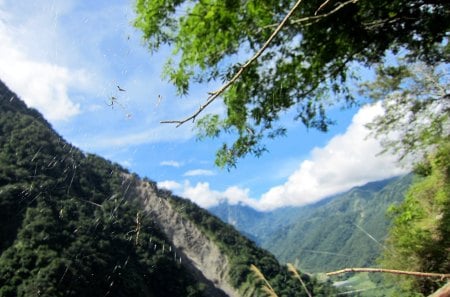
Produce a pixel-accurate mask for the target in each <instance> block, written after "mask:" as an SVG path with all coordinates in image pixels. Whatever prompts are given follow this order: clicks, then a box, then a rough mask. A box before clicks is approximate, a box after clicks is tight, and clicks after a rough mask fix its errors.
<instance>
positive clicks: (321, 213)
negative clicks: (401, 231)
mask: <svg viewBox="0 0 450 297" xmlns="http://www.w3.org/2000/svg"><path fill="white" fill-rule="evenodd" d="M411 180H412V176H411V175H407V176H404V177H399V178H392V179H388V180H384V181H379V182H373V183H369V184H367V185H364V186H361V187H356V188H354V189H352V190H350V191H348V192H346V193H342V194H339V195H336V196H333V197H330V198H328V199H325V200H323V201H320V202H318V203H316V204H312V205H307V206H303V207H288V208H282V209H276V210H273V211H270V212H258V211H256V210H252V209H248V207H246V206H243V205H225V204H222V205H219V206H216V207H213V208H211V211H212V212H213V213H215V214H216V215H218V216H219V217H220V218H221V219H223V220H224V221H226V222H228V223H231V224H233V225H234V226H235V227H236V228H237V229H239V230H240V231H241V232H243V233H244V234H247V235H248V236H249V237H251V238H254V239H255V240H256V242H258V244H259V245H260V246H261V247H263V248H266V249H268V250H269V251H271V252H272V253H273V254H274V255H275V256H277V258H278V259H279V260H280V261H282V262H291V263H297V264H298V265H299V267H301V268H302V269H303V270H306V271H309V272H326V271H331V270H336V269H340V268H344V267H356V266H358V267H361V266H364V267H366V266H372V265H374V264H375V260H376V258H377V257H379V256H380V254H381V252H382V250H383V241H384V239H385V237H386V236H387V233H388V227H389V225H390V220H391V219H390V218H389V217H388V216H387V210H388V208H389V206H390V205H391V204H396V203H399V202H401V201H402V200H403V197H404V193H405V191H406V189H407V188H408V187H409V185H410V184H411Z"/></svg>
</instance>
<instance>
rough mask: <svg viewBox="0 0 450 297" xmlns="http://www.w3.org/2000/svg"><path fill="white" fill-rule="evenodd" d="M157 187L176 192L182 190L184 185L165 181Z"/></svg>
mask: <svg viewBox="0 0 450 297" xmlns="http://www.w3.org/2000/svg"><path fill="white" fill-rule="evenodd" d="M157 186H158V187H159V188H161V189H166V190H170V191H176V190H178V189H181V188H182V185H181V184H180V183H177V182H176V181H173V180H165V181H161V182H158V183H157Z"/></svg>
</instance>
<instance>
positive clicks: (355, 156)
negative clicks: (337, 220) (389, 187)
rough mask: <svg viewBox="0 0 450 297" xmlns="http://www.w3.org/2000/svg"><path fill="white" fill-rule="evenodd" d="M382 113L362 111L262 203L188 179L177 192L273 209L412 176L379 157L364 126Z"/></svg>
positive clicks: (209, 202) (377, 108)
mask: <svg viewBox="0 0 450 297" xmlns="http://www.w3.org/2000/svg"><path fill="white" fill-rule="evenodd" d="M380 113H382V108H381V105H380V104H377V105H372V106H365V107H362V108H361V109H360V110H359V112H358V113H357V114H356V115H355V116H354V117H353V121H352V123H351V124H350V126H349V127H348V128H347V130H346V131H345V133H344V134H341V135H337V136H335V137H333V138H332V139H331V140H330V141H329V142H328V143H327V144H326V145H325V146H324V147H321V148H314V149H313V151H312V152H311V154H310V158H309V159H308V160H304V161H302V162H301V163H300V164H299V165H298V169H297V170H296V171H295V172H294V173H293V174H291V175H290V176H289V177H288V178H287V181H286V182H285V183H284V184H282V185H279V186H275V187H273V188H271V189H270V190H269V191H267V192H266V193H265V194H263V195H262V196H261V197H260V199H254V198H252V197H251V196H250V193H249V189H243V188H240V187H236V186H233V187H229V188H227V189H226V190H225V191H223V192H220V191H216V190H213V189H211V188H210V185H209V183H206V182H199V183H197V184H196V185H195V186H192V185H191V184H190V182H189V181H185V182H184V184H183V185H181V184H178V183H177V187H176V190H177V191H178V193H177V194H180V195H181V196H184V197H186V198H189V199H191V200H192V201H194V202H195V203H197V204H198V205H200V206H202V207H206V208H208V207H211V206H214V205H217V204H218V203H220V202H221V201H228V203H230V204H237V203H243V204H246V205H249V206H251V207H254V208H256V209H259V210H272V209H275V208H278V207H283V206H300V205H306V204H310V203H314V202H317V201H319V200H321V199H323V198H326V197H329V196H331V195H334V194H337V193H340V192H344V191H347V190H350V189H351V188H353V187H356V186H361V185H364V184H366V183H368V182H371V181H376V180H381V179H385V178H389V177H393V176H397V175H401V174H404V173H407V172H408V169H407V168H404V167H401V166H400V165H399V164H398V163H397V159H396V158H395V157H394V156H392V155H387V154H384V155H379V152H380V151H381V146H380V144H379V143H378V141H377V140H375V139H373V138H369V137H368V130H367V129H366V128H365V124H366V123H368V122H369V121H370V120H371V119H373V118H374V117H375V116H376V115H378V114H380ZM174 188H175V187H172V188H171V189H174Z"/></svg>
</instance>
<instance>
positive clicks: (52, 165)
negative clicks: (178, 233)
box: [0, 82, 202, 297]
mask: <svg viewBox="0 0 450 297" xmlns="http://www.w3.org/2000/svg"><path fill="white" fill-rule="evenodd" d="M0 135H1V137H0V296H5V297H9V296H201V295H202V289H201V285H200V284H198V283H196V281H195V280H194V278H193V276H191V275H190V274H189V273H187V271H186V270H185V269H184V268H183V267H182V266H181V265H180V264H179V263H178V262H177V261H175V260H174V258H173V255H171V254H169V253H168V252H165V253H164V252H163V251H161V249H157V248H155V247H156V246H161V245H162V244H164V243H166V242H168V240H167V239H166V237H165V236H164V234H162V233H161V232H160V231H159V228H158V227H157V226H156V225H155V223H154V222H153V221H152V220H151V219H150V218H149V217H148V216H146V215H144V214H142V213H141V212H140V205H139V204H138V201H135V200H132V199H128V198H127V197H126V186H127V185H126V184H124V178H123V175H124V174H126V173H127V171H126V170H124V169H123V168H121V167H120V166H119V165H117V164H112V163H110V162H108V161H106V160H104V159H102V158H99V157H97V156H94V155H89V154H88V155H86V154H83V153H82V152H81V151H79V150H78V149H77V148H75V147H73V146H72V145H70V144H69V143H67V142H66V141H64V140H63V139H62V138H61V137H60V136H58V135H57V134H56V133H55V132H54V131H53V130H52V129H51V127H50V125H49V124H48V123H47V122H46V121H45V120H44V119H43V118H42V116H41V115H40V114H39V113H37V112H36V111H34V110H30V109H28V108H27V107H26V106H25V104H24V103H23V102H22V101H20V99H18V98H17V96H16V95H15V94H13V93H12V92H11V91H9V90H8V89H7V87H6V86H5V85H4V84H3V83H2V82H0ZM137 216H139V226H140V227H139V228H137ZM138 231H139V236H138Z"/></svg>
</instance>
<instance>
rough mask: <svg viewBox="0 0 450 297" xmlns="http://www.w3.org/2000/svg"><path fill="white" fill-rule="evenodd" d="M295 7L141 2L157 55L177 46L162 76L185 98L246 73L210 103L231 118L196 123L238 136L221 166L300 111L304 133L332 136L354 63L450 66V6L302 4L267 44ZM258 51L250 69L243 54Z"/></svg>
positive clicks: (278, 131) (256, 1)
mask: <svg viewBox="0 0 450 297" xmlns="http://www.w3.org/2000/svg"><path fill="white" fill-rule="evenodd" d="M294 3H296V4H299V3H300V2H298V1H293V0H290V1H289V0H282V1H260V0H250V1H240V0H227V1H215V0H202V1H183V0H170V1H163V0H158V1H154V0H136V14H137V16H136V20H135V26H136V27H137V28H139V29H140V30H141V31H142V33H143V38H144V40H145V42H146V44H147V46H148V47H149V49H150V51H151V52H154V51H157V50H159V49H162V48H166V46H169V47H170V48H171V49H172V55H171V57H169V59H168V61H167V63H166V66H165V70H164V76H165V77H166V79H168V80H169V81H170V82H172V83H173V84H174V85H175V86H176V87H177V89H178V92H179V94H181V95H186V94H188V91H189V89H190V86H191V84H192V83H202V82H205V81H211V80H222V81H224V82H226V81H229V80H230V79H231V78H232V77H233V76H234V75H235V74H236V73H240V76H239V77H238V79H237V80H236V81H234V82H233V83H232V84H231V85H230V87H228V88H227V89H226V90H225V92H223V93H221V92H218V93H214V92H213V93H212V94H211V96H210V97H209V98H210V99H212V100H214V99H215V98H216V97H217V96H218V95H222V99H223V102H224V103H225V105H226V108H227V112H226V114H225V116H224V117H223V118H222V117H219V116H218V115H214V116H211V115H207V116H206V117H205V118H204V119H203V120H202V121H199V128H200V134H201V135H203V136H209V137H218V136H220V135H221V134H223V133H230V134H232V135H233V137H234V138H233V139H234V140H233V142H232V143H224V144H223V145H222V147H221V149H220V150H219V151H218V154H217V160H216V162H217V164H218V165H219V166H234V165H235V164H236V162H237V160H238V159H239V158H241V157H244V156H246V155H247V154H255V155H260V154H261V153H262V152H264V150H265V147H264V145H263V144H262V139H264V138H265V137H269V138H270V137H276V136H280V135H284V134H285V133H286V130H285V128H284V127H281V126H279V125H278V124H277V122H278V120H279V119H280V117H281V116H282V115H283V114H284V112H285V111H287V110H291V109H293V108H295V117H294V118H295V119H296V120H299V121H301V122H302V123H303V124H304V125H306V127H311V128H316V129H318V130H320V131H327V129H328V127H329V125H330V124H332V120H331V119H329V118H328V116H327V113H326V110H327V108H328V106H329V105H331V104H336V103H338V102H342V101H343V102H346V103H347V104H352V103H353V102H354V98H353V95H352V94H351V92H350V90H349V84H347V83H348V82H349V80H350V79H352V78H353V74H352V73H351V71H350V68H351V65H352V63H353V62H357V63H362V64H364V65H376V64H377V63H379V62H380V61H382V59H383V57H384V56H385V54H386V53H387V52H388V50H391V51H394V52H397V51H399V50H400V49H406V50H407V51H408V60H411V61H418V60H420V61H425V62H426V63H436V62H448V61H449V46H448V44H447V45H446V47H445V48H441V47H439V46H437V45H439V44H442V42H443V41H444V40H446V38H448V32H449V28H450V18H449V8H450V7H449V5H450V4H449V3H448V1H429V0H425V1H423V0H412V1H411V0H395V1H391V0H389V1H388V0H383V1H371V0H350V1H344V2H341V1H337V0H331V1H329V0H328V1H322V0H320V1H319V0H314V1H304V2H302V3H300V5H299V6H298V8H297V9H296V10H295V11H293V14H292V15H291V16H290V17H289V19H288V20H287V22H286V23H285V24H284V26H282V27H281V30H280V31H279V32H278V34H276V35H275V36H273V39H272V40H271V42H270V43H269V44H265V43H266V41H267V40H268V39H269V36H270V35H271V34H272V32H273V31H274V29H275V28H276V27H277V25H278V24H280V23H281V21H282V19H283V18H284V17H285V16H286V15H287V14H288V10H289V9H290V8H293V7H294ZM265 46H267V47H265ZM261 49H264V51H263V52H262V53H261V55H260V56H259V57H258V59H255V60H253V61H252V62H251V63H250V64H244V62H245V61H242V57H248V56H249V54H248V53H254V52H256V51H257V50H261ZM244 66H245V67H244ZM219 93H221V94H219ZM330 97H332V98H333V99H332V100H330V99H329V98H330ZM207 103H208V102H207ZM201 110H203V109H201ZM201 110H200V111H201ZM195 118H196V115H195V116H194V117H193V118H192V119H195ZM175 122H177V121H175ZM177 123H180V122H177Z"/></svg>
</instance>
